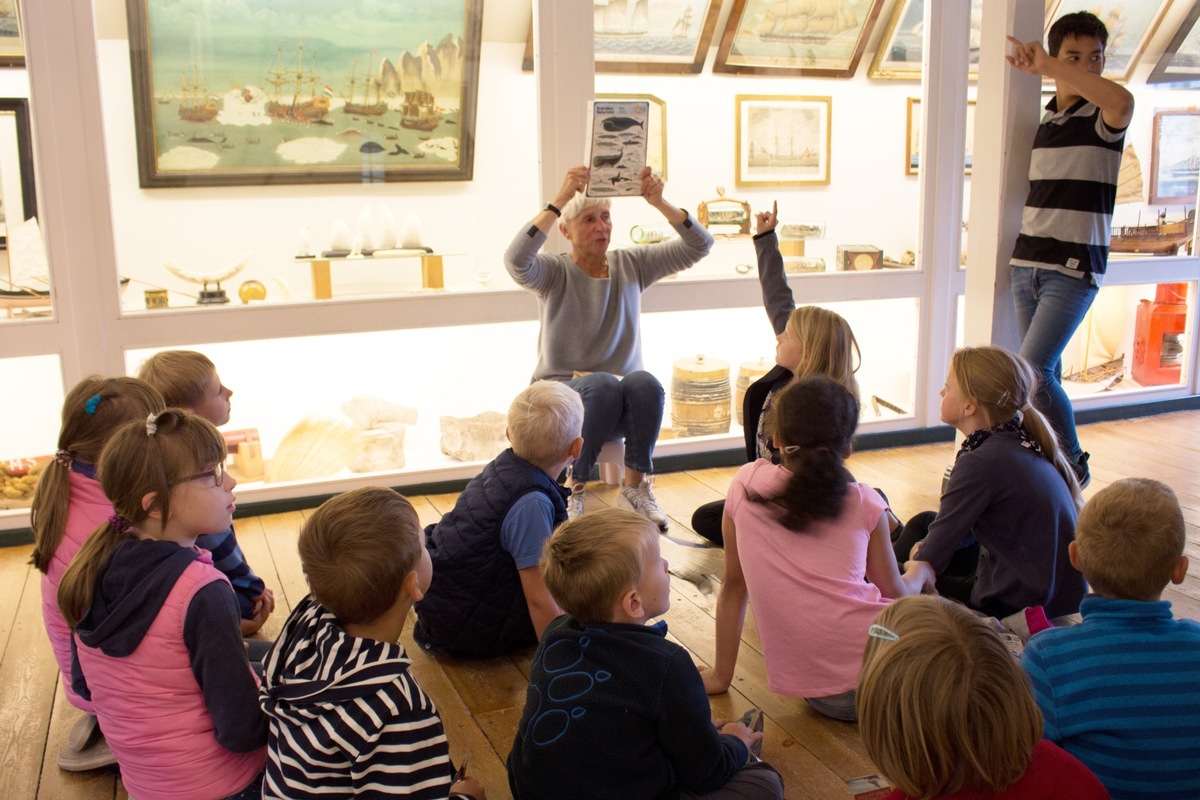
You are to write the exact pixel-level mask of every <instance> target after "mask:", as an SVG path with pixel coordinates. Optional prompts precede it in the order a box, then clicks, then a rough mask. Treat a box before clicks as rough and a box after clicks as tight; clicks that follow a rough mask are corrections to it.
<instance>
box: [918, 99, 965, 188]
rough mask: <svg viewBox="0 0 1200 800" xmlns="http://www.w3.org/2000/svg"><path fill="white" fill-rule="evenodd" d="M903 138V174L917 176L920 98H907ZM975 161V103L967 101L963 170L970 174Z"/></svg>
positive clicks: (919, 170) (919, 160) (919, 157)
mask: <svg viewBox="0 0 1200 800" xmlns="http://www.w3.org/2000/svg"><path fill="white" fill-rule="evenodd" d="M905 130H906V131H907V133H906V134H905V136H904V154H905V158H904V174H905V175H917V174H920V172H921V98H919V97H910V98H908V124H907V126H906V127H905ZM974 160H975V101H974V100H968V101H967V143H966V152H965V153H964V154H963V169H964V170H965V171H966V174H967V175H970V174H971V165H972V163H973V162H974Z"/></svg>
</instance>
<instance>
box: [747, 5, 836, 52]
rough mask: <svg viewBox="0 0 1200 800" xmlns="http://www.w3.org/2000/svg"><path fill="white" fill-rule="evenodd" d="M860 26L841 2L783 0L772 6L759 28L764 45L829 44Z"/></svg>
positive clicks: (759, 36)
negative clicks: (768, 43)
mask: <svg viewBox="0 0 1200 800" xmlns="http://www.w3.org/2000/svg"><path fill="white" fill-rule="evenodd" d="M857 27H858V17H857V16H855V14H854V11H853V10H851V9H850V8H849V7H848V6H846V4H845V3H842V2H840V0H782V1H781V2H777V3H772V4H771V5H770V6H769V7H768V8H767V10H766V11H765V12H764V13H763V16H762V20H761V21H760V22H759V25H758V38H759V39H761V40H762V41H764V42H787V43H794V42H801V43H802V42H825V41H828V39H829V38H830V37H831V36H833V35H834V34H837V33H841V32H842V31H845V30H851V29H854V28H857Z"/></svg>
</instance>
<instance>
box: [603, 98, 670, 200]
mask: <svg viewBox="0 0 1200 800" xmlns="http://www.w3.org/2000/svg"><path fill="white" fill-rule="evenodd" d="M596 99H597V100H616V101H625V100H648V101H649V102H650V118H649V120H647V122H646V166H648V167H650V169H652V170H654V174H655V175H658V176H659V177H660V178H662V179H663V180H666V178H667V101H666V100H663V99H662V98H660V97H655V96H654V95H652V94H603V93H601V94H597V95H596Z"/></svg>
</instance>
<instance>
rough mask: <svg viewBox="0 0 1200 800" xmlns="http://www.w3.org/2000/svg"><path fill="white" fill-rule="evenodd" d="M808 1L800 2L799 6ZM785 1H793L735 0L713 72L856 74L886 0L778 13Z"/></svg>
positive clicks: (843, 0)
mask: <svg viewBox="0 0 1200 800" xmlns="http://www.w3.org/2000/svg"><path fill="white" fill-rule="evenodd" d="M805 5H806V4H803V3H801V4H797V8H798V9H799V8H800V7H803V6H805ZM779 6H788V4H787V3H780V2H779V0H734V4H733V8H731V9H730V11H729V20H728V21H727V22H726V23H725V32H724V33H723V34H722V36H721V46H720V47H719V48H718V49H717V57H716V60H715V61H714V62H713V72H715V73H722V72H723V73H732V74H738V75H766V76H780V75H797V76H807V77H814V78H818V77H819V78H849V77H852V76H853V75H854V70H855V69H857V68H858V62H859V60H860V59H861V58H862V54H863V50H864V49H865V48H866V46H867V39H868V38H870V36H871V29H872V28H874V27H875V21H876V19H877V18H878V17H879V10H880V8H881V7H882V6H883V0H826V2H823V3H819V4H816V3H808V4H807V6H808V7H809V8H812V9H819V10H813V11H811V12H808V11H803V10H797V11H795V12H793V13H787V14H783V15H780V14H778V13H777V7H779ZM806 15H807V18H806ZM818 16H819V18H817V17H818ZM839 26H840V27H839Z"/></svg>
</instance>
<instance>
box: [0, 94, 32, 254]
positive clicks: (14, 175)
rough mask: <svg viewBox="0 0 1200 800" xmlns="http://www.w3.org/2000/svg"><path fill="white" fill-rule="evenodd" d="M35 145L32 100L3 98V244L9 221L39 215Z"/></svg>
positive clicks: (0, 223)
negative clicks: (34, 174) (31, 131)
mask: <svg viewBox="0 0 1200 800" xmlns="http://www.w3.org/2000/svg"><path fill="white" fill-rule="evenodd" d="M32 146H33V139H32V138H31V137H30V135H29V101H28V100H26V99H25V98H23V97H13V98H8V97H6V98H0V247H3V246H4V243H5V241H6V238H7V236H8V223H9V222H10V221H11V222H12V223H13V224H14V225H19V224H20V223H22V222H24V221H25V220H27V219H29V218H30V217H36V216H37V191H36V185H35V181H34V178H33V149H32Z"/></svg>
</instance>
